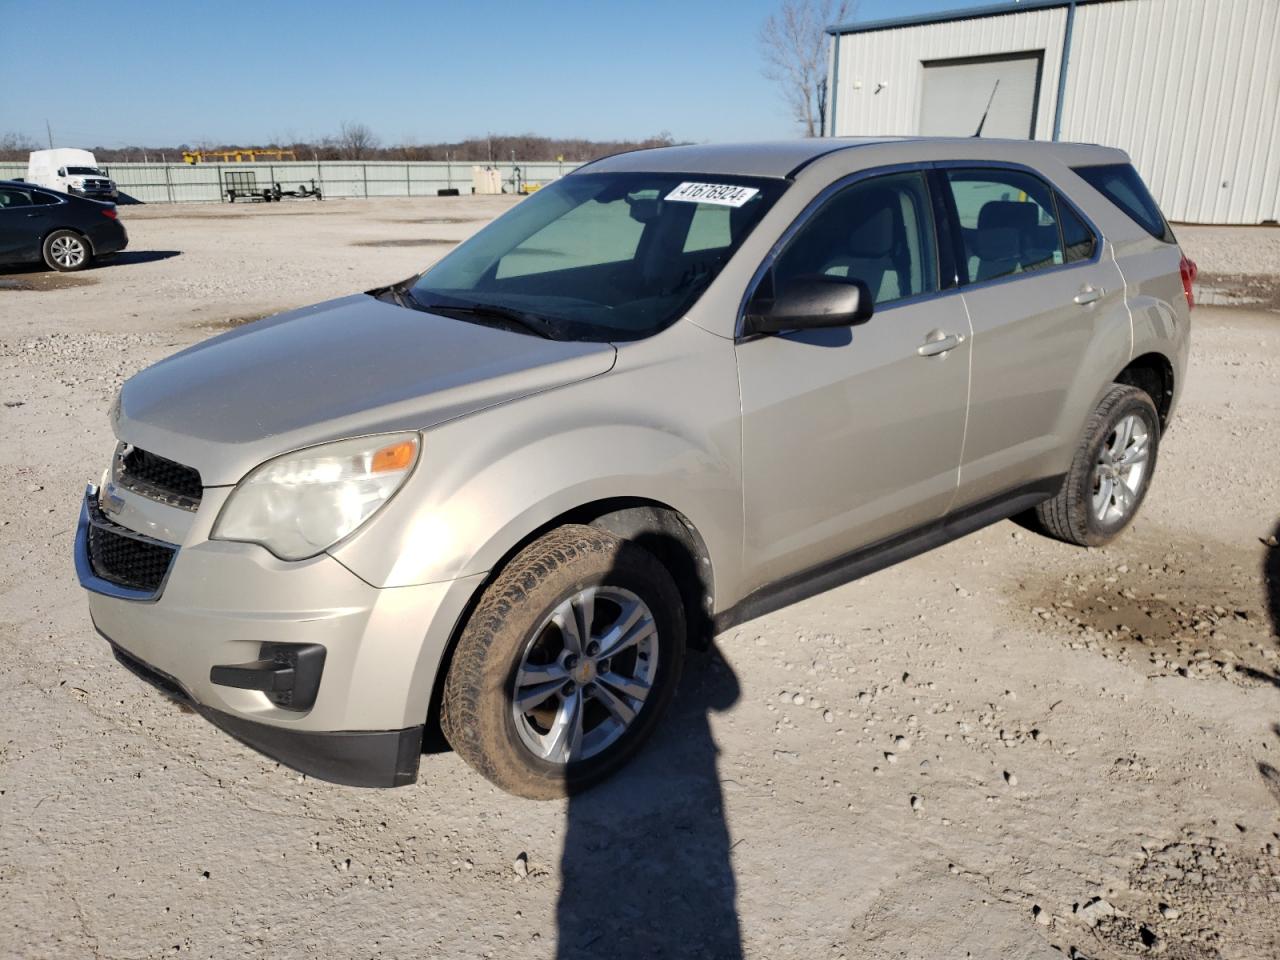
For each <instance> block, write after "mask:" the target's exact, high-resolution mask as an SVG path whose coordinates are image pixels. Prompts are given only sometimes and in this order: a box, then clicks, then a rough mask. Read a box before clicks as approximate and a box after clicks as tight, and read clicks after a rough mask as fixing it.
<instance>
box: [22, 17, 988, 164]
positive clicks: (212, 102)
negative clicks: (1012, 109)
mask: <svg viewBox="0 0 1280 960" xmlns="http://www.w3.org/2000/svg"><path fill="white" fill-rule="evenodd" d="M776 2H777V0H736V2H732V3H729V2H721V3H702V2H698V0H678V2H677V0H650V2H643V3H638V2H632V3H621V2H610V0H599V2H595V3H592V2H587V0H559V2H556V3H539V2H536V0H524V2H520V3H511V4H504V3H490V2H437V0H430V2H428V0H419V2H401V0H370V2H363V3H362V2H361V0H345V2H337V0H312V2H300V0H298V2H295V0H259V2H256V3H252V2H240V0H222V2H217V3H188V2H182V0H179V2H173V0H169V2H164V3H161V2H141V0H116V2H105V0H104V2H98V3H88V2H83V0H59V2H58V3H57V4H56V8H57V14H56V20H57V24H56V30H54V29H53V26H54V25H53V24H52V23H51V21H50V19H49V17H50V9H51V8H50V5H49V3H48V0H44V2H40V3H35V2H28V0H0V16H2V17H3V20H4V22H6V23H7V24H8V27H7V28H6V29H3V30H0V90H2V91H4V92H5V94H6V95H5V96H3V97H0V132H6V131H16V132H21V133H25V134H27V135H28V136H31V137H35V138H38V139H40V140H41V141H43V140H44V137H45V120H46V118H47V119H48V120H49V123H50V124H51V125H52V127H53V135H54V142H55V146H93V145H99V144H100V145H103V146H123V145H127V144H144V145H145V144H177V143H180V142H188V143H195V142H197V141H201V140H211V141H217V142H225V143H236V144H239V145H242V146H249V145H253V144H255V143H262V142H266V141H269V140H272V139H276V138H280V139H293V138H295V137H296V138H298V139H309V138H312V137H319V136H323V135H324V134H327V133H333V132H335V131H336V130H337V128H338V126H339V125H340V124H341V123H342V122H343V121H344V120H345V121H353V122H363V123H366V124H368V125H369V126H370V127H372V128H373V130H374V131H375V133H376V134H377V135H378V136H379V137H381V138H382V140H383V141H384V142H389V143H399V142H406V141H416V142H422V143H430V142H436V141H441V140H455V139H461V138H464V137H467V136H472V135H483V134H484V133H486V132H487V131H492V132H503V133H523V132H533V133H539V134H545V135H548V136H581V137H590V138H594V139H611V138H625V137H644V136H648V135H650V134H655V133H658V132H659V131H663V130H666V131H670V133H671V134H672V135H673V136H675V137H676V138H678V139H682V140H694V141H701V140H744V139H751V138H770V137H789V136H794V135H795V134H796V132H797V128H796V126H795V125H794V124H793V123H792V122H791V119H790V117H789V116H788V115H787V112H786V110H785V108H784V106H783V104H782V101H781V99H780V98H779V96H778V95H777V93H776V92H775V88H774V87H773V86H772V85H771V84H770V83H769V82H768V81H767V80H765V79H764V78H763V77H762V76H761V74H760V61H759V56H758V52H757V49H758V48H757V43H756V37H757V34H758V31H759V28H760V24H761V22H762V21H763V20H764V18H765V16H767V14H768V13H769V12H770V11H771V10H772V9H774V7H775V6H776ZM989 2H991V0H861V3H860V4H859V5H858V8H857V11H856V16H857V18H858V19H878V18H881V17H886V16H902V15H908V14H914V13H922V12H928V11H933V10H940V9H955V8H958V7H964V6H978V5H982V4H985V3H989ZM79 22H83V23H84V24H85V25H86V26H85V29H83V30H77V29H75V25H76V24H77V23H79ZM20 23H28V24H30V25H31V29H29V30H22V29H14V27H15V25H17V24H20ZM41 24H43V25H44V26H43V27H42V26H40V25H41ZM46 28H49V29H46ZM25 38H32V39H33V40H38V41H39V42H33V43H26V42H24V40H25ZM40 38H43V39H40ZM51 70H52V73H50V71H51ZM19 91H21V93H19Z"/></svg>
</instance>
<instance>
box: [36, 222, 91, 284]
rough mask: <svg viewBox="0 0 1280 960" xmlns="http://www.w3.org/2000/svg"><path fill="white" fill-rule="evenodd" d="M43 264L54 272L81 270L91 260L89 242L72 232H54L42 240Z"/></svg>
mask: <svg viewBox="0 0 1280 960" xmlns="http://www.w3.org/2000/svg"><path fill="white" fill-rule="evenodd" d="M43 253H44V262H45V263H46V264H48V265H49V266H50V267H51V268H52V269H54V270H60V271H62V272H63V273H69V272H71V271H73V270H83V269H84V268H85V267H87V266H88V265H89V261H90V260H92V259H93V255H92V253H90V251H89V241H88V240H86V239H85V238H84V237H82V236H80V234H78V233H75V232H74V231H72V230H55V231H54V232H53V233H51V234H49V236H47V237H45V238H44V247H43Z"/></svg>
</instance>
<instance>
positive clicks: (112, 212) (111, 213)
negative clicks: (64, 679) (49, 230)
mask: <svg viewBox="0 0 1280 960" xmlns="http://www.w3.org/2000/svg"><path fill="white" fill-rule="evenodd" d="M102 215H103V216H104V217H110V218H111V219H112V220H114V219H115V218H116V208H115V207H107V208H106V209H105V210H103V211H102ZM1184 262H1185V261H1184Z"/></svg>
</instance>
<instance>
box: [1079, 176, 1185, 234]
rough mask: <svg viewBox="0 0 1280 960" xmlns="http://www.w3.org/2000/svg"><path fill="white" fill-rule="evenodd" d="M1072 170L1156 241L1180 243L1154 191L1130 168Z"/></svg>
mask: <svg viewBox="0 0 1280 960" xmlns="http://www.w3.org/2000/svg"><path fill="white" fill-rule="evenodd" d="M1072 170H1074V171H1075V173H1076V175H1077V176H1079V177H1080V178H1081V179H1082V180H1084V181H1085V183H1087V184H1089V186H1091V187H1093V189H1095V190H1097V191H1098V192H1099V193H1100V194H1102V195H1103V196H1104V197H1106V198H1107V199H1108V200H1110V201H1111V202H1112V203H1114V204H1115V205H1116V206H1117V207H1119V208H1120V209H1121V210H1122V211H1124V213H1126V214H1127V215H1128V216H1129V219H1131V220H1132V221H1133V222H1134V223H1136V224H1137V225H1138V226H1140V227H1142V229H1143V230H1145V231H1147V233H1149V234H1151V235H1152V236H1153V237H1155V238H1156V239H1157V240H1162V241H1164V242H1165V243H1176V242H1177V241H1176V240H1175V239H1174V236H1173V231H1172V230H1171V229H1169V222H1168V221H1167V220H1165V218H1164V214H1163V213H1161V212H1160V207H1159V205H1158V204H1157V203H1156V200H1155V197H1153V196H1151V191H1150V190H1148V189H1147V185H1146V184H1145V183H1143V182H1142V177H1140V176H1139V175H1138V171H1137V170H1135V169H1133V166H1132V165H1131V164H1128V163H1107V164H1102V165H1100V166H1096V167H1073V168H1072Z"/></svg>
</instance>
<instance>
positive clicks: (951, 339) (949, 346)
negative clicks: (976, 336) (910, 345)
mask: <svg viewBox="0 0 1280 960" xmlns="http://www.w3.org/2000/svg"><path fill="white" fill-rule="evenodd" d="M964 340H965V337H964V334H963V333H943V332H942V331H941V330H935V331H933V333H931V334H929V338H928V339H927V340H925V342H924V343H922V344H920V346H918V347H916V353H918V354H919V355H920V356H922V357H938V356H941V355H942V354H944V353H949V352H950V351H952V350H954V349H955V348H956V347H958V346H960V344H962V343H964Z"/></svg>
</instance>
